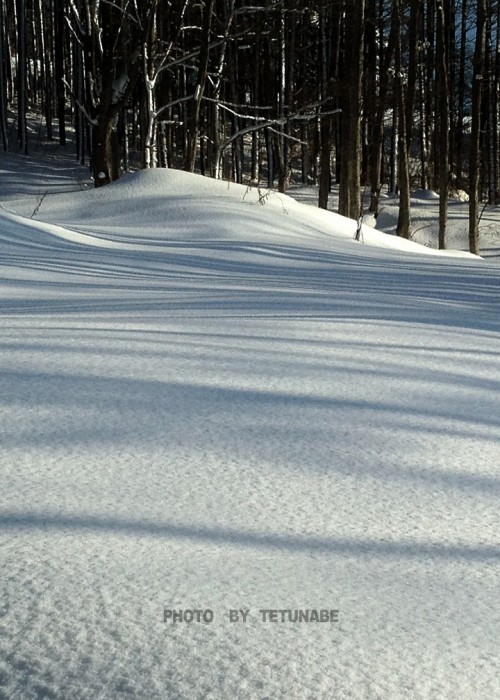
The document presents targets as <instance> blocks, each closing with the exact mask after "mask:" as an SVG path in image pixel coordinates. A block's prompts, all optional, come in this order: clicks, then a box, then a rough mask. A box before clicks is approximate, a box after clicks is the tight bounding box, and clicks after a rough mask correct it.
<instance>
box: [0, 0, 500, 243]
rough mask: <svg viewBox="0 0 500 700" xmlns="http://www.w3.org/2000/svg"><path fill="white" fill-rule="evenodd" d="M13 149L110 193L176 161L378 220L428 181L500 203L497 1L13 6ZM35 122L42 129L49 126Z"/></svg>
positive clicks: (403, 221) (442, 214)
mask: <svg viewBox="0 0 500 700" xmlns="http://www.w3.org/2000/svg"><path fill="white" fill-rule="evenodd" d="M0 53H1V57H2V62H1V80H0V131H1V140H2V146H3V149H4V150H16V151H20V152H21V153H26V154H28V153H29V152H30V149H33V148H35V147H36V142H37V140H38V139H40V138H42V135H43V138H47V139H49V140H54V141H55V142H58V143H60V144H61V145H66V142H67V141H69V137H70V135H71V141H72V143H74V148H75V159H76V160H77V161H79V162H80V163H82V164H88V165H89V167H90V170H91V173H92V177H93V180H94V183H95V185H96V187H100V186H103V185H106V184H108V183H109V182H111V181H113V180H116V179H117V178H119V176H120V174H121V173H123V172H124V171H126V170H127V169H130V168H154V167H169V168H182V169H185V170H187V171H190V172H194V171H196V172H200V173H202V174H204V175H207V176H211V177H214V178H225V179H228V180H233V181H235V182H243V183H245V182H246V183H251V184H260V183H263V184H265V185H266V186H268V187H277V188H278V189H279V191H281V192H285V191H286V190H287V187H288V185H289V184H290V182H291V181H296V180H299V181H302V182H304V183H311V184H317V185H318V205H319V206H320V207H322V208H327V207H328V201H329V196H330V194H331V191H332V187H333V185H334V184H335V185H337V186H338V211H339V212H340V213H341V214H343V215H345V216H347V217H350V218H352V219H356V220H360V219H361V216H362V214H363V212H364V211H370V212H371V213H372V214H373V216H374V217H376V216H377V213H378V211H379V207H380V196H381V193H382V192H384V191H389V192H392V193H397V195H398V196H399V218H398V224H397V233H398V235H400V236H402V237H404V238H409V237H410V236H411V203H410V193H411V191H412V189H415V188H419V189H432V190H434V191H436V192H437V193H438V194H439V247H440V248H446V246H447V236H446V230H447V218H448V201H449V197H450V196H453V195H457V194H459V195H460V196H466V197H468V201H469V250H470V252H473V253H479V234H478V225H479V220H480V217H481V212H482V207H483V206H484V205H486V204H490V205H494V204H496V203H497V202H498V199H499V187H500V185H499V179H500V162H499V125H500V115H499V107H498V100H499V85H500V2H497V1H495V0H0ZM34 125H35V126H34Z"/></svg>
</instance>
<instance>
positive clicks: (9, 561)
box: [0, 157, 500, 700]
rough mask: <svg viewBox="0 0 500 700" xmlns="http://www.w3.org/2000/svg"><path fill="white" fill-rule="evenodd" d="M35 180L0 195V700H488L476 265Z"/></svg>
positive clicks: (494, 313)
mask: <svg viewBox="0 0 500 700" xmlns="http://www.w3.org/2000/svg"><path fill="white" fill-rule="evenodd" d="M33 165H34V164H33V163H32V161H29V160H23V159H20V158H17V159H16V158H13V157H7V158H6V159H4V160H3V166H2V170H3V171H2V173H1V174H0V178H1V180H0V201H1V207H2V208H0V265H1V277H0V314H1V323H2V333H1V336H0V358H1V364H0V367H1V369H0V402H1V409H0V413H1V417H0V464H1V489H0V566H1V571H2V576H1V579H0V698H2V700H3V698H6V699H8V700H24V699H25V698H36V699H37V700H39V699H40V700H41V699H42V698H54V699H56V700H59V699H66V698H71V699H72V700H90V699H103V700H108V699H113V700H114V699H115V698H127V699H129V698H137V699H141V700H143V699H144V700H146V699H148V700H149V699H151V700H156V699H162V700H163V699H165V698H169V700H170V699H171V700H181V699H182V700H186V699H187V700H195V699H196V700H197V699H198V698H199V699H200V700H201V699H202V698H204V699H205V698H206V699H208V698H212V699H214V700H215V699H217V700H219V699H226V698H227V699H230V698H231V699H232V698H238V700H239V699H241V700H247V699H248V700H264V698H273V699H278V700H279V699H283V700H285V699H287V700H288V699H291V698H297V699H300V700H302V699H308V698H311V700H312V699H314V700H317V699H319V698H325V700H326V699H327V698H328V699H331V698H335V699H336V700H337V699H338V700H343V699H347V698H354V699H359V700H361V699H363V700H365V699H366V700H372V699H377V698H380V699H383V700H386V699H389V700H396V699H400V698H401V699H403V698H412V699H416V700H418V699H421V700H429V699H431V698H432V699H443V700H449V699H450V698H457V699H458V698H459V699H460V700H469V699H470V700H473V699H474V700H482V699H484V700H486V699H488V700H490V699H491V698H494V697H497V696H499V693H500V681H499V678H500V663H499V655H498V639H499V638H500V614H499V612H498V605H497V601H498V595H499V574H500V561H499V555H500V538H499V532H500V529H499V508H498V503H499V492H500V479H499V465H500V427H499V419H498V416H499V414H500V412H499V403H500V401H499V396H500V391H499V390H500V314H499V310H500V265H499V262H498V250H497V249H494V248H493V247H492V248H491V249H490V250H489V254H490V255H489V257H487V258H485V259H481V258H476V257H474V256H470V255H468V254H467V253H464V252H463V250H456V251H447V252H446V253H439V252H438V251H435V250H433V249H431V248H430V247H428V245H426V246H422V245H418V244H417V243H415V242H413V241H403V240H400V239H398V238H397V237H395V236H392V235H390V234H387V233H383V232H381V231H377V230H375V229H373V228H370V227H368V226H364V227H363V235H362V241H360V242H357V241H355V240H354V233H355V230H356V223H355V222H351V221H347V220H345V219H343V218H342V217H339V216H338V215H336V214H333V213H332V212H323V211H319V210H317V209H315V208H313V207H311V206H308V205H307V204H305V203H303V202H298V201H296V200H295V199H293V198H292V197H287V196H283V195H279V194H277V193H267V191H265V190H259V189H258V188H256V187H253V188H247V187H243V186H239V185H235V184H228V183H225V182H216V181H213V180H209V179H205V178H202V177H200V176H197V175H192V174H186V173H182V172H176V171H172V170H169V171H164V170H161V171H160V170H157V171H148V172H141V173H135V174H132V175H128V176H126V177H124V178H123V179H121V180H119V181H118V182H117V183H114V184H112V185H109V186H107V187H105V188H99V189H97V190H94V189H90V188H89V189H86V186H85V183H84V182H83V177H84V176H82V174H81V173H78V172H76V171H75V169H72V168H68V169H67V170H65V169H64V168H63V161H61V162H60V165H59V169H56V168H55V167H54V163H52V162H50V163H49V165H44V164H43V163H39V164H38V165H36V168H35V167H32V166H33ZM53 176H54V177H56V178H57V180H55V179H53ZM37 183H38V184H37ZM58 192H59V193H58ZM296 194H297V198H298V199H300V198H301V197H302V199H304V198H307V197H306V193H304V192H303V191H302V192H301V191H297V193H296ZM44 195H45V196H44ZM418 201H420V206H421V207H422V209H418V214H417V216H422V217H424V218H425V220H426V221H427V222H428V223H429V230H430V229H431V227H432V226H434V219H433V218H432V212H434V211H435V209H436V207H437V203H436V202H435V201H433V200H412V205H415V206H417V204H416V202H418ZM393 206H395V205H394V203H393V202H392V200H390V199H387V200H384V203H383V207H384V211H383V212H382V213H381V215H380V217H379V219H378V221H377V224H378V225H379V226H384V225H386V228H387V230H388V231H390V230H391V227H392V225H393V220H394V219H393V214H394V211H393V209H392V207H393ZM456 206H457V209H456V210H454V211H453V212H452V213H453V217H454V218H453V223H452V225H453V226H456V228H455V229H453V230H454V231H455V232H457V233H456V235H457V236H458V232H459V231H461V230H462V229H463V228H464V225H465V223H466V222H465V221H464V219H463V217H462V218H461V216H462V215H461V212H463V210H462V209H459V207H461V206H463V205H462V204H461V203H457V205H456ZM465 206H466V205H465ZM430 207H433V208H434V209H430ZM35 211H36V213H34V212H35ZM384 216H385V222H384ZM485 216H486V215H485ZM487 216H488V217H489V224H488V225H492V226H498V219H497V218H496V211H495V209H494V208H493V209H492V210H491V211H490V212H488V213H487ZM381 217H382V221H381ZM391 217H392V218H391ZM165 609H169V610H176V611H180V610H211V611H213V621H212V622H210V623H206V622H196V621H193V622H176V623H172V622H165V621H164V616H165V613H164V611H165ZM239 609H244V610H245V611H247V610H250V612H249V613H248V618H247V622H242V621H241V615H240V619H239V621H231V618H230V610H239ZM271 609H272V610H293V611H295V610H297V609H300V610H311V609H314V610H316V609H317V610H338V622H336V621H333V622H323V623H318V622H308V623H306V622H302V623H298V622H297V623H294V622H288V621H284V622H281V621H280V620H278V621H276V622H271V621H265V620H264V619H263V617H264V615H263V613H261V612H259V611H261V610H271ZM234 615H235V614H234V613H233V616H234ZM278 617H280V615H278ZM268 619H269V615H267V616H266V620H268Z"/></svg>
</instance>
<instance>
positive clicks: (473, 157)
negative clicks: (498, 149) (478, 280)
mask: <svg viewBox="0 0 500 700" xmlns="http://www.w3.org/2000/svg"><path fill="white" fill-rule="evenodd" d="M476 8H477V10H476V13H477V15H476V17H477V19H476V42H475V48H474V61H473V76H474V80H473V83H472V120H471V150H470V165H469V251H470V252H471V253H474V254H475V255H479V199H480V197H479V177H480V168H481V150H480V148H481V106H482V92H483V78H484V53H485V41H486V17H487V10H488V0H477V3H476Z"/></svg>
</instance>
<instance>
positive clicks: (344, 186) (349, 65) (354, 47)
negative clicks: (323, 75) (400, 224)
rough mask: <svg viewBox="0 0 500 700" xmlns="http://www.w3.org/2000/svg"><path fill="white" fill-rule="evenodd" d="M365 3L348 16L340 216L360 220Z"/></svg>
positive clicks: (343, 98)
mask: <svg viewBox="0 0 500 700" xmlns="http://www.w3.org/2000/svg"><path fill="white" fill-rule="evenodd" d="M364 18H365V0H358V2H356V3H355V6H354V7H353V8H352V9H350V10H349V12H347V13H346V16H345V49H344V64H343V69H342V73H343V85H342V117H341V123H342V125H341V138H342V152H341V171H340V188H339V213H340V214H342V215H343V216H347V217H348V218H350V219H355V220H358V219H359V217H360V215H361V213H362V212H361V128H360V127H361V106H362V86H363V51H364Z"/></svg>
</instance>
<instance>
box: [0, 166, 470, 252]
mask: <svg viewBox="0 0 500 700" xmlns="http://www.w3.org/2000/svg"><path fill="white" fill-rule="evenodd" d="M33 203H34V202H33V200H32V199H25V200H15V201H11V202H8V203H6V206H9V207H10V208H14V209H15V211H16V212H17V213H18V214H19V215H23V216H25V217H32V215H33ZM36 219H37V221H38V222H45V223H46V224H50V225H52V226H54V225H55V226H58V227H59V228H58V229H57V230H56V229H46V230H47V232H48V233H50V234H51V235H59V236H60V237H61V238H63V239H64V240H65V241H72V242H75V243H79V244H89V245H97V246H100V247H108V248H113V247H118V248H121V249H122V250H128V249H129V248H130V246H133V247H134V248H135V249H137V250H141V249H142V250H150V251H151V250H160V248H161V247H162V246H165V245H168V244H172V243H175V242H177V243H180V242H184V243H186V242H189V243H208V242H214V241H218V242H220V241H224V242H232V243H237V242H240V243H241V242H244V243H245V244H250V245H253V244H278V245H279V244H290V245H306V246H312V247H313V248H316V249H327V250H338V251H339V252H340V251H343V250H345V249H346V246H352V245H355V246H357V247H358V248H360V243H359V242H355V241H353V239H354V236H355V233H356V229H357V222H355V221H353V220H351V219H347V218H345V217H343V216H340V215H339V214H336V213H334V212H330V211H324V210H321V209H318V208H316V207H312V206H310V205H307V204H302V203H299V202H296V201H295V200H294V199H293V198H291V197H289V196H287V195H283V194H279V193H277V192H274V191H269V190H266V189H264V188H260V187H250V186H245V185H240V184H236V183H232V182H231V183H229V182H226V181H222V180H214V179H212V178H207V177H203V176H201V175H197V174H193V173H187V172H184V171H180V170H171V169H153V170H142V171H138V172H135V173H131V174H128V175H125V176H124V177H122V178H121V179H120V180H118V181H117V182H115V183H112V184H111V185H108V186H107V187H102V188H98V189H92V190H85V191H80V192H77V193H75V192H68V193H64V194H60V195H50V196H47V197H45V198H44V199H43V201H40V202H39V206H37V209H36ZM33 223H34V219H31V218H30V226H32V225H33ZM361 242H362V243H363V244H364V245H365V247H369V248H372V249H376V248H379V249H384V250H386V251H387V250H391V249H392V250H394V251H398V252H404V253H417V254H425V255H440V256H443V255H444V256H448V257H450V256H452V257H456V256H463V255H468V254H464V253H462V252H457V251H452V250H447V251H437V250H434V249H432V248H428V247H425V246H421V245H419V244H417V243H414V242H411V241H406V240H403V239H400V238H397V237H394V236H390V235H387V234H385V233H382V232H380V231H376V230H374V229H373V228H371V226H367V225H363V227H362V236H361ZM158 246H160V247H158Z"/></svg>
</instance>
